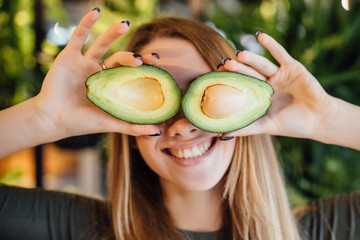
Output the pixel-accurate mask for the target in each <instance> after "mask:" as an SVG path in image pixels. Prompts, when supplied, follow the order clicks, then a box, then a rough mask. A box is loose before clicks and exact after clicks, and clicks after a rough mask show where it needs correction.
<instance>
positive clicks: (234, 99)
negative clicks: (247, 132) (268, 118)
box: [182, 72, 274, 133]
mask: <svg viewBox="0 0 360 240" xmlns="http://www.w3.org/2000/svg"><path fill="white" fill-rule="evenodd" d="M220 87H223V88H224V89H223V90H224V91H222V92H221V94H220V96H223V97H220V96H215V100H214V99H213V100H212V102H213V103H212V102H210V101H209V100H208V99H210V98H209V96H207V94H208V95H209V92H210V91H209V90H210V89H212V92H210V94H216V91H218V89H220ZM217 88H218V89H217ZM227 88H229V89H227ZM230 89H231V90H230ZM236 91H238V92H236ZM219 92H220V91H219ZM224 93H225V94H224ZM226 93H229V95H230V97H228V96H227V94H226ZM273 93H274V89H273V88H272V86H271V85H270V84H268V83H267V82H265V81H262V80H260V79H256V78H253V77H250V76H247V75H244V74H240V73H235V72H210V73H206V74H204V75H201V76H200V77H198V78H197V79H195V81H194V82H193V83H192V84H191V86H190V88H189V90H188V91H187V92H186V94H185V95H184V97H183V100H182V108H183V111H184V114H185V116H186V118H187V119H188V120H189V121H190V122H191V123H192V124H193V125H195V126H196V127H198V128H200V129H203V130H205V131H208V132H215V133H225V132H232V131H235V130H238V129H241V128H244V127H246V126H248V125H249V124H251V123H253V122H254V121H256V120H257V119H259V118H260V117H262V116H263V115H265V114H266V112H267V111H268V109H269V108H270V106H271V96H272V95H273ZM223 98H224V99H223ZM216 99H217V100H216ZM216 101H218V102H216ZM214 103H216V104H217V105H218V106H216V107H214V108H215V110H214V109H211V105H212V104H214ZM205 107H207V109H208V110H207V111H204V110H206V109H205ZM228 109H230V110H228Z"/></svg>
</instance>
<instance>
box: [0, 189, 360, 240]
mask: <svg viewBox="0 0 360 240" xmlns="http://www.w3.org/2000/svg"><path fill="white" fill-rule="evenodd" d="M298 216H299V217H298V218H299V229H300V232H301V234H302V239H304V240H305V239H306V240H328V239H329V240H333V239H337V240H356V239H360V192H353V193H349V194H343V195H338V196H334V197H332V198H328V199H320V200H318V201H314V202H311V203H309V204H308V205H306V206H304V208H303V210H302V211H301V212H300V214H299V215H298ZM109 226H110V220H109V218H108V209H107V205H106V204H105V203H104V202H103V201H100V200H97V199H92V198H88V197H84V196H78V195H75V194H69V193H63V192H55V191H46V190H42V189H23V188H18V187H9V186H4V185H2V186H0V239H6V240H49V239H51V240H65V239H66V240H82V239H84V240H85V239H86V240H91V239H104V237H110V238H111V237H112V233H111V232H109V228H110V227H109ZM182 233H183V234H184V235H185V236H187V237H188V238H189V239H190V240H224V236H225V234H224V231H223V230H220V231H217V232H212V233H199V232H189V231H182Z"/></svg>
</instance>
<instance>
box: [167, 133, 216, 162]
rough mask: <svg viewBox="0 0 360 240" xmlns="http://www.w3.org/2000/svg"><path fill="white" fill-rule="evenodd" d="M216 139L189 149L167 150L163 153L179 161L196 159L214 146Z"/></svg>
mask: <svg viewBox="0 0 360 240" xmlns="http://www.w3.org/2000/svg"><path fill="white" fill-rule="evenodd" d="M215 142H216V138H213V139H211V140H209V141H207V142H204V143H201V144H199V145H196V146H192V147H189V148H177V149H174V148H172V149H170V148H167V149H165V151H166V152H167V153H168V154H170V155H171V156H173V157H176V158H180V159H190V158H196V157H200V156H202V155H204V154H205V153H207V152H208V151H209V149H210V148H211V147H212V146H213V145H214V144H215Z"/></svg>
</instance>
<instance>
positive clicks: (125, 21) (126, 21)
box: [121, 20, 130, 26]
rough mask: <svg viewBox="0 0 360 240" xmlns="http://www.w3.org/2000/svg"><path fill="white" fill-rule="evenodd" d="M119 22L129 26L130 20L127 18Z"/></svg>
mask: <svg viewBox="0 0 360 240" xmlns="http://www.w3.org/2000/svg"><path fill="white" fill-rule="evenodd" d="M121 23H126V24H127V25H128V26H130V21H129V20H124V21H122V22H121Z"/></svg>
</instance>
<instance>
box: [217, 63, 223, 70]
mask: <svg viewBox="0 0 360 240" xmlns="http://www.w3.org/2000/svg"><path fill="white" fill-rule="evenodd" d="M221 66H224V64H222V63H220V64H219V65H217V66H216V68H217V69H219V68H220V67H221Z"/></svg>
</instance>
